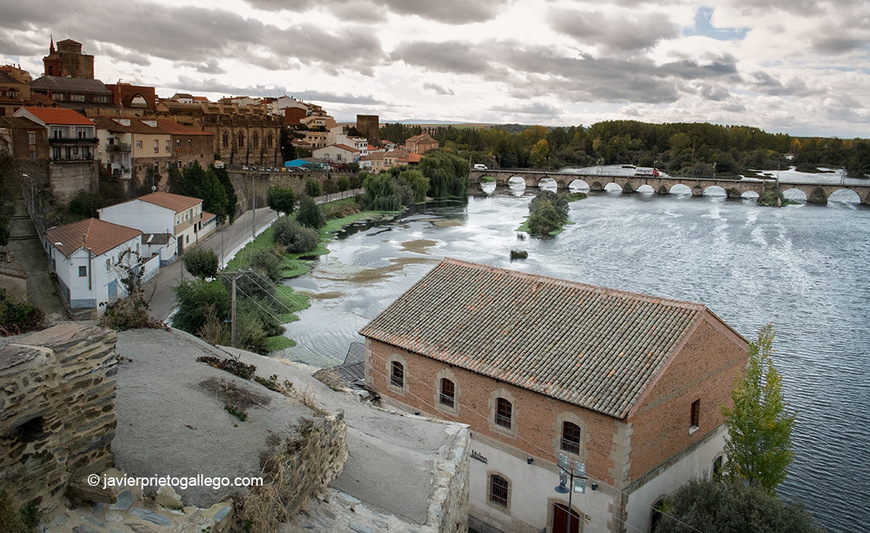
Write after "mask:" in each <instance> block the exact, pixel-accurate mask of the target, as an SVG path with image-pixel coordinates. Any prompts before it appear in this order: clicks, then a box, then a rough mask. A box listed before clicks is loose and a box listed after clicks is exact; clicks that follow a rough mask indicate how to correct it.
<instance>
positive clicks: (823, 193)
mask: <svg viewBox="0 0 870 533" xmlns="http://www.w3.org/2000/svg"><path fill="white" fill-rule="evenodd" d="M483 176H490V177H492V178H494V179H495V183H496V185H500V186H507V185H509V183H511V182H514V183H516V182H518V181H519V180H522V181H523V182H524V183H525V185H526V187H538V186H540V184H541V182H542V181H543V180H545V179H552V180H553V181H555V182H556V186H557V187H558V188H559V189H567V188H568V187H569V186H570V185H571V183H573V182H575V181H578V180H579V181H582V182H585V183H586V184H587V185H588V186H589V189H590V190H592V191H603V190H604V188H605V187H606V186H607V185H609V184H611V183H615V184H616V185H619V187H620V188H621V189H622V191H623V192H624V193H631V192H635V191H637V189H638V188H640V187H641V186H643V185H649V186H650V187H652V189H653V191H655V192H656V193H657V194H669V193H670V192H671V189H673V188H674V186H676V185H685V186H687V187H688V188H689V189H690V190H691V191H692V195H693V196H701V195H703V194H704V191H706V190H707V189H709V188H710V187H721V188H722V189H724V191H725V193H726V194H727V195H728V198H740V197H741V196H743V194H744V193H747V192H754V193H757V194H761V193H762V192H763V191H764V190H765V188H767V187H771V186H774V185H775V184H776V181H775V180H741V179H735V178H692V177H683V176H615V175H606V174H573V173H563V172H557V171H540V170H472V171H470V173H469V181H470V183H471V184H479V183H480V182H481V178H482V177H483ZM779 187H780V189H781V190H782V191H783V192H786V191H789V190H799V191H801V192H802V193H803V194H804V195H805V196H806V199H807V203H811V204H826V203H827V202H828V198H829V197H830V196H831V195H832V194H834V193H835V192H837V191H839V190H842V189H848V190H851V191H854V192H855V193H856V194H857V195H858V197H859V198H860V199H861V203H862V204H867V205H870V185H841V184H832V183H782V182H780V183H779Z"/></svg>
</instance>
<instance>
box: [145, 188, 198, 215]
mask: <svg viewBox="0 0 870 533" xmlns="http://www.w3.org/2000/svg"><path fill="white" fill-rule="evenodd" d="M136 200H142V201H143V202H148V203H149V204H154V205H159V206H160V207H165V208H167V209H172V210H173V211H175V212H176V213H177V212H179V211H184V210H185V209H190V208H191V207H194V206H197V205H199V204H201V203H202V200H201V199H199V198H193V197H190V196H182V195H180V194H172V193H169V192H152V193H151V194H146V195H145V196H140V197H139V198H136Z"/></svg>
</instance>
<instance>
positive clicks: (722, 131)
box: [379, 120, 870, 177]
mask: <svg viewBox="0 0 870 533" xmlns="http://www.w3.org/2000/svg"><path fill="white" fill-rule="evenodd" d="M422 131H423V128H422V127H420V126H408V125H404V124H385V125H384V126H383V127H382V128H381V129H380V132H379V133H380V136H381V138H382V139H386V140H390V141H392V142H395V143H402V142H404V141H405V139H407V138H409V137H411V136H413V135H418V134H420V133H422ZM427 131H428V132H429V133H430V135H432V137H434V138H435V139H436V140H438V142H439V143H440V145H441V148H443V149H446V150H448V151H450V152H452V153H455V154H457V155H458V156H459V157H461V158H463V159H464V160H466V161H468V162H470V163H484V164H486V165H487V166H489V167H490V168H541V169H546V168H551V169H559V168H564V167H584V166H595V165H613V164H634V165H637V166H645V167H652V166H655V167H657V168H660V169H662V170H665V171H666V172H668V173H670V174H674V175H694V176H708V175H709V176H712V175H713V174H714V173H715V174H716V175H719V174H725V175H736V174H751V170H770V169H776V168H788V167H789V166H792V165H797V166H798V168H799V169H801V170H807V171H814V169H816V168H817V167H828V168H845V169H846V171H847V172H848V174H849V175H850V176H853V177H866V176H867V174H868V173H870V140H868V139H851V140H847V139H838V138H822V137H793V136H790V135H787V134H782V133H767V132H765V131H763V130H761V129H759V128H755V127H751V126H723V125H717V124H709V123H666V124H649V123H645V122H639V121H633V120H612V121H606V122H598V123H596V124H593V125H591V126H588V127H584V126H582V125H580V126H569V127H554V128H550V127H545V126H521V125H517V124H508V125H500V126H493V127H490V128H467V127H463V128H459V127H452V126H446V127H438V128H427Z"/></svg>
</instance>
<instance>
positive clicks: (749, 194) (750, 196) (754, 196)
mask: <svg viewBox="0 0 870 533" xmlns="http://www.w3.org/2000/svg"><path fill="white" fill-rule="evenodd" d="M759 196H761V195H760V194H758V193H757V192H755V191H746V192H744V193H743V194H741V195H740V198H741V199H743V200H753V201H754V200H758V197H759Z"/></svg>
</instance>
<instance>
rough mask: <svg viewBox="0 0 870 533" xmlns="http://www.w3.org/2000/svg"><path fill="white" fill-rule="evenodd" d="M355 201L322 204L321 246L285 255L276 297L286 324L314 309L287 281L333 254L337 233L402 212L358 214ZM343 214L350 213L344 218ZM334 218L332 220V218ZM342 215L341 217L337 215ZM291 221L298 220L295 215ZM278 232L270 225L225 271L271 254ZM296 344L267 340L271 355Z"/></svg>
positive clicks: (280, 337)
mask: <svg viewBox="0 0 870 533" xmlns="http://www.w3.org/2000/svg"><path fill="white" fill-rule="evenodd" d="M357 205H358V204H357V203H356V199H355V198H345V199H341V200H335V201H332V202H324V203H322V204H320V207H321V209H323V210H324V212H325V214H326V216H327V222H326V225H325V226H324V227H322V228H320V230H319V231H318V234H319V239H318V244H317V247H316V248H315V249H314V250H311V251H308V252H303V253H285V254H284V255H283V257H282V258H281V260H280V262H279V264H278V269H279V272H280V279H279V280H278V281H277V282H275V283H274V297H275V299H276V300H277V302H278V305H279V306H280V307H281V309H282V310H283V312H280V313H279V314H277V315H275V318H277V319H278V320H279V321H280V322H281V323H282V324H287V323H290V322H295V321H297V320H299V317H298V316H297V315H296V313H298V312H299V311H302V310H304V309H307V308H308V307H310V306H311V298H310V297H309V296H307V295H305V294H301V293H298V292H294V291H293V288H292V287H290V286H289V285H286V284H283V283H282V282H283V281H284V280H288V279H293V278H296V277H299V276H302V275H304V274H307V273H309V272H310V271H311V270H312V268H313V265H314V262H315V261H317V260H318V258H320V257H321V256H323V255H326V254H328V253H329V248H328V246H327V245H328V243H329V242H330V241H333V240H335V239H336V238H337V234H338V233H340V232H341V231H343V230H344V229H345V228H346V227H348V226H350V225H352V224H355V223H358V222H361V221H370V222H381V221H384V220H388V219H392V218H395V217H396V216H398V215H399V214H400V213H399V212H395V211H357V212H352V211H354V210H355V209H357V208H356V207H355V206H357ZM343 213H347V214H344V215H343V216H340V215H342V214H343ZM331 215H332V218H330V216H331ZM336 215H339V216H336ZM290 216H291V218H294V219H295V217H296V214H295V213H293V214H291V215H290ZM274 233H275V232H274V229H273V228H272V227H271V226H270V227H268V228H266V229H265V230H264V231H263V232H262V233H260V234H259V235H257V237H256V238H255V239H254V240H253V241H251V242H249V243H248V244H247V245H246V246H244V247H243V248H242V249H241V250H239V251H238V252H237V253H236V254H235V256H234V257H233V259H232V260H230V261H229V262H228V263H227V265H226V267H225V269H224V270H223V272H225V273H228V272H234V271H237V270H244V269H248V268H251V262H252V259H253V257H254V255H255V253H256V252H257V251H260V250H267V251H271V250H273V249H274V246H275V235H274ZM295 345H296V342H295V341H294V340H293V339H290V338H288V337H286V336H284V335H274V336H271V337H268V338H267V339H266V346H267V348H268V350H269V352H270V353H275V352H279V351H281V350H284V349H286V348H291V347H293V346H295Z"/></svg>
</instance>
